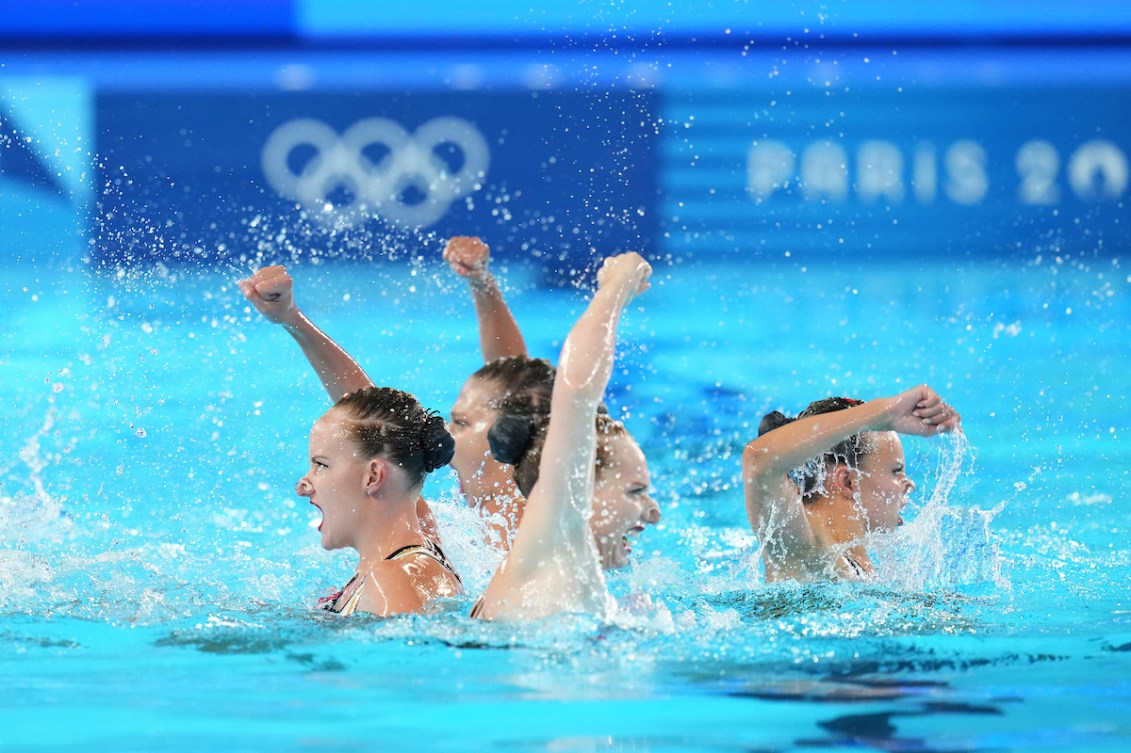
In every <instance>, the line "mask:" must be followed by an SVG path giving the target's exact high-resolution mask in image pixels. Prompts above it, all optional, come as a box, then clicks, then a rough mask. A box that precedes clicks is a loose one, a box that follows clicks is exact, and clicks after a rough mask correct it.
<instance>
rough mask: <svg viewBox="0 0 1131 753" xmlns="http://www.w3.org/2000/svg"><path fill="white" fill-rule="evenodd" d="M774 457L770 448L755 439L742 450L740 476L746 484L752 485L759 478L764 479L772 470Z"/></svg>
mask: <svg viewBox="0 0 1131 753" xmlns="http://www.w3.org/2000/svg"><path fill="white" fill-rule="evenodd" d="M773 460H774V457H773V455H772V454H771V453H770V448H769V447H768V446H766V445H765V444H764V443H762V442H760V441H759V440H757V439H755V440H753V441H751V442H750V443H749V444H747V445H746V447H745V448H744V449H743V450H742V476H743V478H744V479H745V480H746V482H747V483H748V484H749V483H752V482H753V481H754V480H756V479H759V478H765V477H766V476H767V475H768V474H769V473H770V472H772V470H773V467H772V466H773V464H774V463H773Z"/></svg>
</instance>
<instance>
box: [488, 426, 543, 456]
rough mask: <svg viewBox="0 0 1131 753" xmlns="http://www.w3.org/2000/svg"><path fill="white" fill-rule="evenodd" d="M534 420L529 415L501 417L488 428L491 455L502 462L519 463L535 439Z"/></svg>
mask: <svg viewBox="0 0 1131 753" xmlns="http://www.w3.org/2000/svg"><path fill="white" fill-rule="evenodd" d="M534 433H535V425H534V421H533V420H532V419H530V418H528V417H527V416H515V415H505V416H501V417H499V418H498V419H497V420H496V421H495V423H493V424H491V428H490V429H488V430H487V443H488V444H489V445H490V446H491V455H492V456H494V458H495V460H498V461H499V462H500V463H506V464H508V465H518V463H519V461H521V460H522V456H523V455H525V454H526V451H527V450H529V449H530V443H531V441H533V439H534Z"/></svg>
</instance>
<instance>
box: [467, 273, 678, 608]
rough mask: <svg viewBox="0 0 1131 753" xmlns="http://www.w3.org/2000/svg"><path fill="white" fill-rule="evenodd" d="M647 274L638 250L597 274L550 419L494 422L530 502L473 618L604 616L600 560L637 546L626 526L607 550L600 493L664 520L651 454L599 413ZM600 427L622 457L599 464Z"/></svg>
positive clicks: (501, 451) (503, 453)
mask: <svg viewBox="0 0 1131 753" xmlns="http://www.w3.org/2000/svg"><path fill="white" fill-rule="evenodd" d="M650 274H651V267H650V266H649V265H648V263H647V262H646V261H644V259H643V258H641V257H640V255H638V254H634V253H629V254H622V255H620V256H615V257H610V258H608V259H606V260H605V263H604V265H603V266H602V267H601V270H600V271H599V272H598V275H597V281H598V288H597V292H596V293H595V294H594V295H593V299H592V300H591V301H590V302H589V306H588V307H587V308H586V310H585V312H584V313H583V314H582V315H581V318H580V319H579V320H578V321H577V323H576V324H575V325H574V327H573V329H572V330H571V331H570V333H569V336H568V337H567V338H566V342H565V345H564V346H563V348H562V356H561V362H560V363H559V365H558V370H557V374H556V376H555V379H554V390H553V397H552V407H551V410H550V417H549V419H548V420H547V419H546V418H545V417H536V418H531V417H529V416H504V417H503V418H501V419H499V421H497V422H496V423H495V425H494V426H493V427H492V429H491V442H492V445H493V449H494V450H495V453H496V454H497V455H498V456H500V457H501V458H502V459H504V460H507V461H509V462H511V463H513V464H514V465H515V468H516V478H517V479H518V484H519V487H520V489H521V490H522V491H523V492H524V493H525V494H526V496H527V500H528V502H527V505H526V511H525V512H524V514H523V517H522V522H521V523H520V524H519V526H518V531H517V532H516V534H515V537H514V541H513V543H512V545H511V550H510V552H509V553H508V554H507V556H506V558H505V559H504V560H503V562H502V564H500V565H499V569H498V570H497V571H496V572H495V575H494V577H493V578H492V579H491V582H490V584H489V585H488V586H487V590H486V591H485V592H484V594H483V595H482V596H481V597H480V599H479V600H478V601H477V602H476V604H475V606H474V607H473V609H472V616H473V617H476V618H480V619H485V620H499V619H539V618H542V617H547V616H550V615H553V614H558V613H562V612H584V613H588V614H593V615H597V616H603V615H605V614H606V611H607V609H608V601H609V594H608V589H607V587H606V584H605V577H604V573H603V572H602V567H603V566H604V565H606V564H612V562H611V560H613V559H614V557H620V556H623V557H625V558H627V554H628V553H629V552H630V551H631V546H630V544H629V542H628V538H627V536H626V535H625V534H626V533H628V532H625V531H622V532H621V534H620V539H621V540H620V542H619V544H620V552H619V553H617V554H614V553H612V552H610V554H609V555H608V556H607V557H606V556H605V555H602V554H601V553H600V550H599V548H598V542H599V538H598V536H595V533H596V531H595V528H596V523H595V519H596V517H597V516H595V515H594V509H595V507H597V505H598V504H600V503H599V502H598V499H599V498H600V497H601V496H602V495H605V496H607V497H610V498H617V499H615V500H614V501H615V502H617V503H620V504H621V506H623V507H626V508H627V507H629V506H630V505H633V506H635V507H636V508H637V510H638V512H637V516H638V517H643V516H645V515H651V516H654V517H655V518H656V519H658V516H659V509H658V508H657V507H655V503H654V502H652V500H651V497H650V496H649V493H648V490H649V484H650V478H649V475H648V465H647V462H646V461H645V458H644V454H643V453H642V452H641V451H640V448H639V447H638V446H637V445H636V443H635V442H634V441H632V439H631V437H629V436H628V434H627V433H623V434H622V433H620V432H619V431H618V430H616V429H615V428H613V427H612V425H613V424H615V423H616V422H613V421H612V420H611V419H608V417H607V416H606V417H604V418H602V417H601V416H600V414H599V413H598V406H599V405H600V403H601V396H602V394H603V393H604V391H605V387H606V386H607V385H608V382H609V377H610V375H611V374H612V367H613V357H614V350H615V345H616V329H617V324H618V322H619V321H620V317H621V313H622V312H623V310H624V307H625V305H627V304H628V303H629V302H630V301H631V300H632V299H633V298H635V297H636V296H637V295H638V294H640V293H642V292H644V291H645V290H647V289H648V278H649V276H650ZM599 433H602V434H603V436H602V439H603V440H605V441H604V444H606V447H607V448H609V449H614V450H616V449H619V451H620V452H619V457H618V458H617V460H616V461H615V462H609V464H607V465H606V464H605V463H604V462H602V461H603V460H605V458H603V457H602V453H599V452H598V447H599V446H600V444H601V443H599V441H598V434H599ZM618 444H619V447H618ZM606 457H607V456H606ZM624 503H628V504H624ZM645 510H648V511H649V512H645ZM591 518H593V519H594V520H591ZM619 524H623V521H620V523H619ZM631 531H636V529H635V528H633V529H631ZM637 532H638V531H637ZM606 560H609V561H606Z"/></svg>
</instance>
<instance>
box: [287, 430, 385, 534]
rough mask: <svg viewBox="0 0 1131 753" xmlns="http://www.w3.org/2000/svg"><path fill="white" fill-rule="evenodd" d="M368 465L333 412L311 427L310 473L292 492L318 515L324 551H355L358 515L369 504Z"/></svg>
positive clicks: (308, 472) (307, 473) (300, 480)
mask: <svg viewBox="0 0 1131 753" xmlns="http://www.w3.org/2000/svg"><path fill="white" fill-rule="evenodd" d="M367 471H368V462H367V461H366V459H365V458H363V457H361V455H360V454H359V452H358V447H357V445H356V444H355V443H354V442H353V440H352V439H351V438H350V437H349V435H348V434H347V433H346V431H345V427H344V426H343V424H342V421H341V418H340V417H339V416H338V414H337V412H336V411H334V410H331V411H329V412H328V413H326V415H324V416H322V418H320V419H318V420H317V421H316V422H315V423H314V428H313V429H311V431H310V470H308V471H307V472H306V475H305V476H303V477H302V478H301V479H299V482H298V485H297V486H296V488H295V491H296V492H298V495H299V496H300V497H307V498H308V499H309V500H310V503H311V504H312V505H314V506H315V507H317V508H318V509H319V510H320V511H321V513H322V522H321V523H320V524H319V525H318V530H319V532H321V534H322V547H323V548H324V549H341V548H342V547H353V548H355V549H356V548H357V547H356V545H355V542H354V532H355V531H357V530H358V523H359V521H360V514H361V511H363V510H364V509H365V505H366V504H367V503H371V502H372V500H370V499H369V496H368V495H367V494H366V478H367Z"/></svg>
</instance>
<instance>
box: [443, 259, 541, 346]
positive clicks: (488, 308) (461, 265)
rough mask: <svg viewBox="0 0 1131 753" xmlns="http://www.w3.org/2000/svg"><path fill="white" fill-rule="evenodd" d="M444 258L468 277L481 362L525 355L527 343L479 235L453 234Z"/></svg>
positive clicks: (455, 270)
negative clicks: (496, 278) (496, 279)
mask: <svg viewBox="0 0 1131 753" xmlns="http://www.w3.org/2000/svg"><path fill="white" fill-rule="evenodd" d="M444 261H446V262H447V263H448V265H449V266H450V267H451V268H452V271H453V272H455V273H456V274H458V275H459V276H460V277H462V278H463V279H465V280H467V285H468V288H470V290H471V300H472V302H473V303H474V304H475V317H476V319H477V320H478V322H479V348H480V350H481V351H482V352H483V362H484V363H489V362H491V361H494V360H495V359H496V358H502V357H504V356H525V355H526V342H525V341H524V340H523V339H522V332H521V330H519V328H518V322H516V321H515V319H514V315H513V314H512V313H511V310H510V309H509V308H508V307H507V302H506V300H505V299H504V298H503V293H502V291H501V290H499V285H498V283H497V282H496V281H495V277H494V276H493V275H492V274H491V271H490V269H488V265H489V264H490V261H491V249H490V248H488V246H487V244H486V243H484V242H483V241H482V240H480V239H479V238H469V237H465V236H456V237H455V238H452V239H451V240H449V241H448V244H447V245H446V246H445V247H444Z"/></svg>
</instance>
